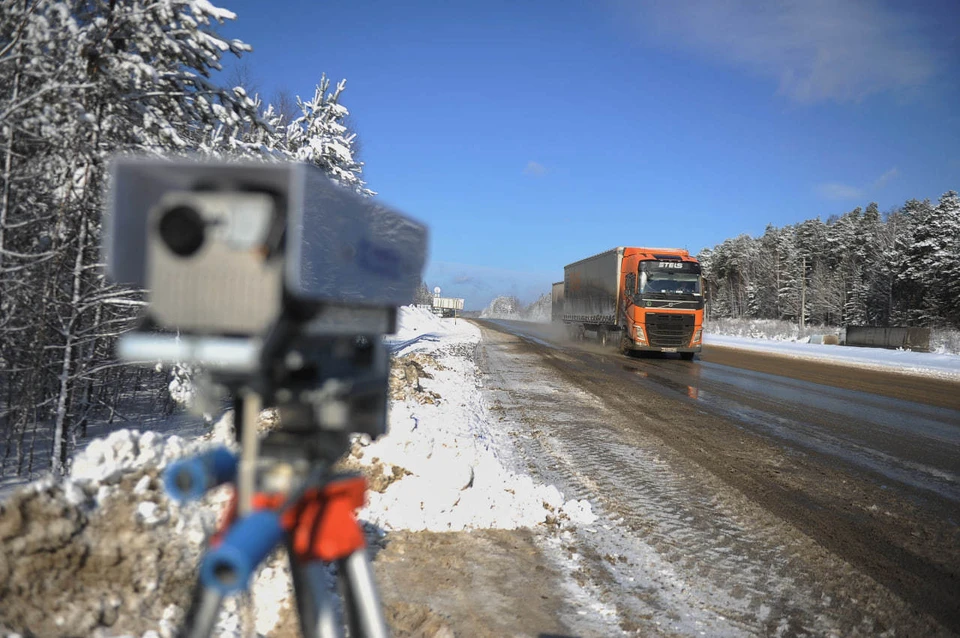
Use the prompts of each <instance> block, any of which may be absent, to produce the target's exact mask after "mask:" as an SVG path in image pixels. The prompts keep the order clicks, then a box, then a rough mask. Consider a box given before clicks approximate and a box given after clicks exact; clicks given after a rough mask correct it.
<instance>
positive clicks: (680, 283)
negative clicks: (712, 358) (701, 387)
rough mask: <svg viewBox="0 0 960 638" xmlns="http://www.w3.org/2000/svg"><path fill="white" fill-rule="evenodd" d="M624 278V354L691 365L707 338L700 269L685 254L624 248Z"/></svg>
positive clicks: (622, 329) (696, 262)
mask: <svg viewBox="0 0 960 638" xmlns="http://www.w3.org/2000/svg"><path fill="white" fill-rule="evenodd" d="M620 272H621V277H622V278H623V280H622V286H621V291H622V294H621V295H620V299H621V309H620V313H619V315H620V322H621V325H620V349H621V350H622V351H624V352H626V351H635V352H678V353H680V356H681V357H683V358H684V359H693V357H694V355H695V354H696V353H698V352H700V350H701V348H702V337H703V278H702V276H701V273H700V263H699V262H698V261H697V260H696V259H695V258H693V257H690V255H689V253H688V252H687V251H686V250H679V249H657V248H625V249H624V253H623V260H622V264H621V271H620Z"/></svg>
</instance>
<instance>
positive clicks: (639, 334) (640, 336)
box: [635, 326, 647, 343]
mask: <svg viewBox="0 0 960 638" xmlns="http://www.w3.org/2000/svg"><path fill="white" fill-rule="evenodd" d="M635 328H636V330H637V341H639V342H641V343H646V342H647V336H646V335H645V334H643V327H642V326H635Z"/></svg>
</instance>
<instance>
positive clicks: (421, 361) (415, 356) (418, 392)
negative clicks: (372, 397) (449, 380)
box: [390, 352, 446, 404]
mask: <svg viewBox="0 0 960 638" xmlns="http://www.w3.org/2000/svg"><path fill="white" fill-rule="evenodd" d="M428 367H430V368H433V369H434V370H445V369H446V368H445V367H444V366H443V365H441V364H440V362H438V361H437V360H436V359H435V358H434V357H432V356H430V355H428V354H423V353H421V352H414V353H411V354H407V355H403V356H401V357H396V358H395V359H394V360H393V361H392V363H391V366H390V398H391V399H393V400H394V401H406V400H407V399H410V398H412V399H415V400H416V401H417V402H419V403H421V404H424V403H436V402H437V401H439V400H440V395H439V394H437V393H436V392H432V391H430V390H427V389H425V388H424V387H423V386H422V385H421V383H420V380H421V379H432V378H433V375H432V374H430V373H429V372H428V371H427V368H428Z"/></svg>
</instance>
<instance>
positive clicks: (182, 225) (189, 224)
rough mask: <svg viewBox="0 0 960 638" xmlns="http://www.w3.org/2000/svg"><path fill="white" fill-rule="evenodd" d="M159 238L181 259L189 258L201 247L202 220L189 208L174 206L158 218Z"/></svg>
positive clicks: (198, 214)
mask: <svg viewBox="0 0 960 638" xmlns="http://www.w3.org/2000/svg"><path fill="white" fill-rule="evenodd" d="M159 231H160V238H161V239H163V241H164V243H165V244H166V245H167V247H168V248H169V249H170V250H172V251H173V252H174V253H176V254H177V255H180V256H181V257H189V256H190V255H192V254H193V253H195V252H197V251H198V250H200V247H201V246H203V234H204V227H203V218H202V217H200V213H198V212H197V211H195V210H194V209H192V208H190V207H189V206H175V207H173V208H171V209H170V210H168V211H167V212H165V213H164V214H163V217H161V218H160V226H159Z"/></svg>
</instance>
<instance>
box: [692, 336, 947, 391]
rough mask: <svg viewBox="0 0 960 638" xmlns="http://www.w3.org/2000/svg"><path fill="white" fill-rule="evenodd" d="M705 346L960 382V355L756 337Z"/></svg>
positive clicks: (721, 339)
mask: <svg viewBox="0 0 960 638" xmlns="http://www.w3.org/2000/svg"><path fill="white" fill-rule="evenodd" d="M704 344H705V345H707V346H711V345H713V346H719V347H723V348H737V349H740V350H751V351H754V352H765V353H770V354H775V355H778V356H782V357H790V358H795V359H806V360H812V361H820V362H830V363H834V364H837V365H846V366H852V367H859V368H870V369H874V370H885V371H890V372H899V373H903V374H911V375H918V376H927V377H936V378H939V379H948V380H958V381H960V356H958V355H955V354H939V353H933V352H911V351H909V350H886V349H883V348H855V347H848V346H839V345H825V344H821V343H804V342H802V341H787V340H778V339H760V338H755V337H733V336H728V335H719V334H713V333H709V332H708V333H706V334H705V335H704Z"/></svg>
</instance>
